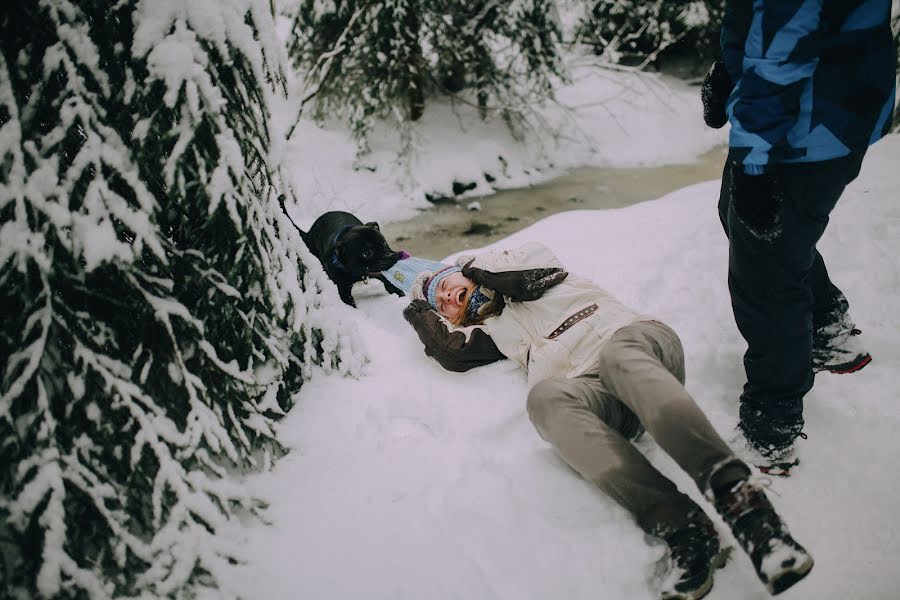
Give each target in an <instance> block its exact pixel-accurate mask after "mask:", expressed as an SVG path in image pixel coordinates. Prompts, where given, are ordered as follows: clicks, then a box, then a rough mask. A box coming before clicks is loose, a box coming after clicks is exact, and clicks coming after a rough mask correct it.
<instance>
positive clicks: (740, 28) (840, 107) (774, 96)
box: [721, 0, 897, 174]
mask: <svg viewBox="0 0 900 600" xmlns="http://www.w3.org/2000/svg"><path fill="white" fill-rule="evenodd" d="M890 13H891V0H728V2H727V3H726V8H725V17H724V20H723V24H722V39H721V42H722V58H723V60H724V62H725V66H726V68H727V69H728V72H729V74H730V75H731V78H732V80H733V81H734V82H735V87H734V90H733V91H732V93H731V97H730V98H729V101H728V117H729V120H730V121H731V138H730V141H729V143H730V146H731V156H732V158H733V159H734V160H735V161H737V162H739V163H742V164H743V165H744V171H745V172H746V173H748V174H760V173H763V172H765V170H766V166H767V165H771V164H776V163H796V162H818V161H823V160H828V159H832V158H837V157H840V156H846V155H847V154H850V153H853V152H858V151H863V150H865V148H867V147H868V146H869V145H870V144H874V143H875V142H876V141H878V140H879V139H881V137H883V136H884V135H885V134H886V133H887V132H888V131H889V130H890V127H891V118H892V113H893V110H894V95H895V92H896V90H895V77H896V61H897V53H896V49H895V48H894V42H893V39H892V36H891V27H890Z"/></svg>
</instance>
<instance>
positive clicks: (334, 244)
mask: <svg viewBox="0 0 900 600" xmlns="http://www.w3.org/2000/svg"><path fill="white" fill-rule="evenodd" d="M351 227H353V225H344V226H343V227H341V228H340V229H338V232H337V233H336V234H334V238H333V239H332V240H331V247H332V248H334V251H333V252H332V253H331V264H332V266H334V267H335V268H336V269H339V270H341V271H346V270H347V267H345V266H344V263H342V262H341V259H340V257H339V256H338V251H337V244H338V242H339V241H340V240H341V237H342V236H343V235H344V233H346V231H347V230H348V229H350V228H351Z"/></svg>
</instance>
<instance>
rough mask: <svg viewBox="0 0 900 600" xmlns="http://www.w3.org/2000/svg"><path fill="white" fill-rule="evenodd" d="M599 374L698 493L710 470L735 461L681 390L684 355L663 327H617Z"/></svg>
mask: <svg viewBox="0 0 900 600" xmlns="http://www.w3.org/2000/svg"><path fill="white" fill-rule="evenodd" d="M598 373H599V378H600V381H601V382H602V384H603V386H604V387H605V388H606V389H607V390H608V391H609V392H610V393H611V394H612V395H614V396H615V397H616V398H618V399H620V400H621V401H622V402H623V403H624V404H625V405H626V406H627V407H628V408H630V409H631V410H632V411H633V412H634V413H635V414H636V415H637V417H638V418H639V419H640V421H641V423H642V424H643V426H644V428H645V429H646V430H647V433H649V434H650V435H651V436H653V439H654V440H656V442H657V443H658V444H659V445H660V446H661V447H662V448H663V450H665V451H666V452H667V453H668V454H669V455H670V456H671V457H672V458H673V459H675V462H677V463H678V464H679V465H680V466H681V468H682V469H684V470H685V471H686V472H687V473H688V475H690V476H691V477H692V478H693V479H694V481H695V482H696V483H697V486H698V487H699V488H700V490H701V491H702V492H704V493H705V492H706V491H707V487H708V485H709V478H710V475H711V474H712V471H713V470H714V469H715V467H716V466H719V465H723V464H725V463H727V462H728V461H729V460H734V453H733V452H732V451H731V449H729V448H728V446H727V445H726V444H725V442H724V441H722V438H721V437H719V434H718V433H716V431H715V429H713V426H712V425H711V424H710V422H709V419H707V418H706V415H704V414H703V411H701V410H700V408H699V407H698V406H697V404H696V403H695V402H694V399H693V398H691V396H690V394H689V393H688V392H687V390H686V389H685V388H684V351H683V350H682V347H681V342H680V340H679V339H678V336H677V335H676V334H675V332H674V331H672V329H671V328H670V327H668V326H667V325H665V324H663V323H660V322H658V321H638V322H636V323H632V324H630V325H627V326H625V327H623V328H621V329H619V330H618V331H617V332H616V333H615V334H613V336H612V338H610V340H609V341H608V342H607V344H606V345H605V346H604V347H603V350H602V351H601V352H600V359H599V361H598Z"/></svg>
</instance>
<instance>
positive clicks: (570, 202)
mask: <svg viewBox="0 0 900 600" xmlns="http://www.w3.org/2000/svg"><path fill="white" fill-rule="evenodd" d="M726 153H727V149H726V148H724V147H718V148H715V149H713V150H712V151H710V152H707V153H706V154H704V155H702V156H701V157H699V158H698V160H697V161H696V162H693V163H690V164H676V165H664V166H658V167H635V168H608V167H584V168H580V169H574V170H572V171H570V172H568V173H567V174H565V175H563V176H561V177H558V178H556V179H554V180H552V181H548V182H547V183H544V184H540V185H536V186H532V187H528V188H519V189H510V190H502V191H500V192H497V193H496V194H493V195H491V196H485V197H482V198H477V199H475V198H471V199H465V200H461V201H460V202H459V204H438V205H435V206H434V207H432V208H429V209H428V210H424V211H422V212H421V214H419V215H418V216H416V217H414V218H412V219H409V220H407V221H398V222H394V223H386V224H384V225H382V228H381V229H382V231H383V232H384V234H385V237H386V238H387V240H388V243H389V244H390V245H391V247H392V248H395V249H398V250H400V249H403V250H406V251H407V252H409V253H410V254H413V255H414V256H422V257H425V258H432V259H438V260H439V259H442V258H444V257H445V256H449V255H450V254H453V253H454V252H458V251H460V250H464V249H466V248H480V247H482V246H485V245H487V244H489V243H491V242H494V241H497V240H499V239H501V238H504V237H507V236H509V235H510V234H512V233H514V232H516V231H519V230H520V229H523V228H524V227H527V226H528V225H531V224H532V223H535V222H536V221H539V220H541V219H543V218H544V217H546V216H548V215H551V214H554V213H559V212H564V211H568V210H582V209H605V208H621V207H624V206H629V205H631V204H636V203H638V202H643V201H645V200H653V199H655V198H659V197H661V196H663V195H665V194H667V193H669V192H672V191H675V190H678V189H681V188H684V187H686V186H689V185H691V184H694V183H698V182H701V181H707V180H710V179H719V178H720V177H721V176H722V165H723V164H724V162H725V156H726ZM474 200H477V201H478V203H479V204H480V205H481V209H480V210H468V209H467V206H468V205H469V204H470V203H471V202H473V201H474Z"/></svg>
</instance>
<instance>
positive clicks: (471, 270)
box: [462, 258, 569, 302]
mask: <svg viewBox="0 0 900 600" xmlns="http://www.w3.org/2000/svg"><path fill="white" fill-rule="evenodd" d="M474 261H475V259H474V258H473V259H472V260H470V261H469V262H468V263H466V264H465V265H464V266H463V268H462V274H463V275H465V276H466V277H468V278H469V279H471V280H472V281H474V282H475V283H477V284H478V285H483V286H484V287H486V288H488V289H489V290H494V291H495V292H497V293H499V294H501V295H503V296H506V297H507V298H509V299H510V300H512V301H513V302H527V301H529V300H537V299H538V298H540V297H541V296H543V295H544V292H546V291H547V290H549V289H550V288H552V287H553V286H555V285H556V284H558V283H559V282H561V281H562V280H564V279H565V278H566V277H568V275H569V272H568V271H566V270H564V269H560V268H558V267H550V268H545V269H525V270H521V271H503V272H500V273H492V272H491V271H485V270H483V269H479V268H477V267H473V266H472V263H473V262H474Z"/></svg>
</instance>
